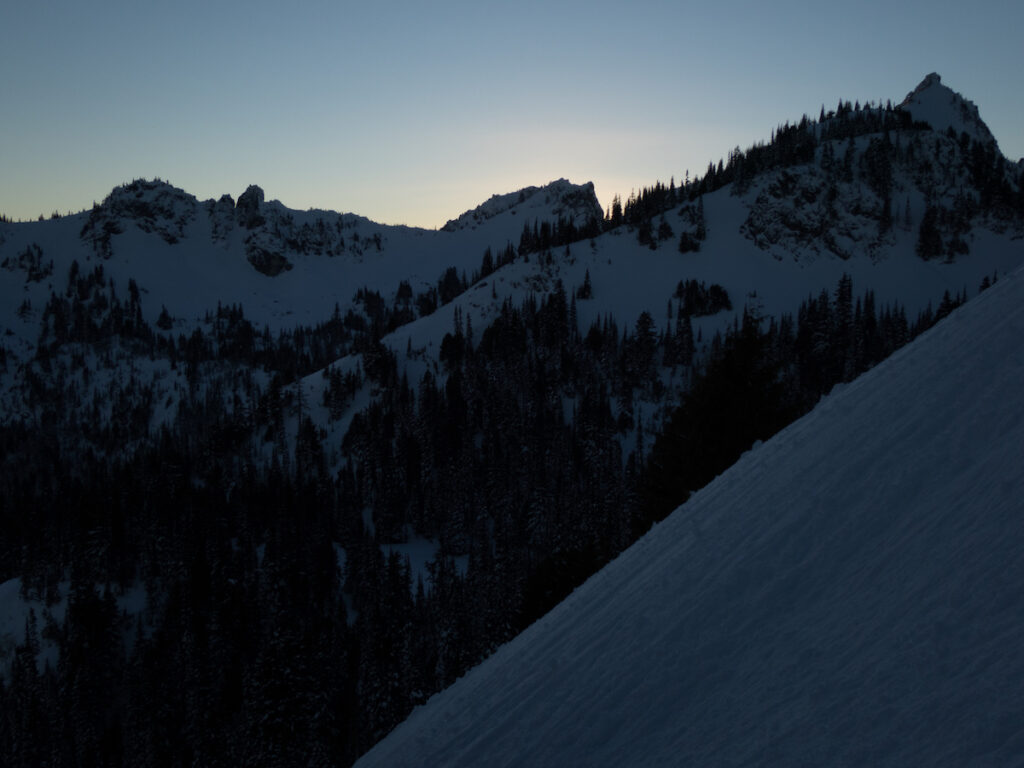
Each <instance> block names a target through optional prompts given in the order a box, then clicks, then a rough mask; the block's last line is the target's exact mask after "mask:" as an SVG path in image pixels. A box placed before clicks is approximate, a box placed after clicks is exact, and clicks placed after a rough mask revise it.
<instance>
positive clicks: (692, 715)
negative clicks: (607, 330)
mask: <svg viewBox="0 0 1024 768" xmlns="http://www.w3.org/2000/svg"><path fill="white" fill-rule="evenodd" d="M1022 339H1024V276H1021V275H1015V276H1011V277H1009V278H1007V279H1002V280H1000V282H999V284H998V285H997V286H996V287H995V288H993V289H992V290H990V291H987V292H985V293H983V294H982V295H980V296H979V297H978V298H977V299H975V300H974V301H971V302H969V303H968V304H967V305H966V306H965V307H964V308H962V309H960V310H958V311H957V312H955V313H953V314H952V315H951V316H950V317H949V318H947V319H946V320H945V321H943V322H942V323H940V324H939V325H938V326H937V327H936V328H935V329H933V330H932V331H931V332H929V333H927V334H925V335H924V336H923V337H921V338H920V339H919V340H918V341H917V342H915V343H914V344H912V345H910V346H908V347H906V348H904V349H903V350H902V351H901V352H899V353H897V354H896V355H895V356H893V357H892V358H890V359H889V360H888V361H886V362H885V363H883V364H882V365H880V366H878V367H877V368H875V369H874V370H872V371H871V372H869V373H868V374H866V375H865V376H863V377H861V378H860V379H858V380H857V381H856V382H854V383H853V384H851V385H849V386H847V387H845V388H843V389H842V390H841V391H839V392H836V393H835V394H833V395H832V396H830V397H829V398H827V399H825V400H823V401H822V402H821V404H820V405H819V407H817V408H816V409H815V410H814V411H813V412H812V413H810V414H808V416H807V417H805V418H804V419H802V420H800V421H799V422H797V423H795V424H794V425H792V426H791V427H790V428H788V429H786V430H784V431H783V432H782V433H780V434H779V435H777V436H776V437H775V438H774V439H772V440H770V441H768V442H767V443H765V444H764V445H762V446H760V447H759V448H757V449H755V450H752V451H750V452H749V453H747V454H746V455H745V456H744V457H743V458H742V459H741V460H740V462H739V463H738V464H737V465H735V466H734V467H733V468H732V469H730V470H729V471H728V472H726V473H725V474H723V475H722V476H720V477H719V478H718V479H717V480H716V481H714V482H713V483H712V484H710V485H709V486H708V487H707V488H705V489H704V490H703V491H701V492H700V493H699V494H697V495H696V496H694V497H693V499H692V500H691V501H690V502H689V503H688V504H686V505H685V506H684V507H682V508H680V509H679V510H677V511H676V512H675V513H674V514H673V515H671V516H670V517H669V518H668V519H667V520H666V521H665V522H664V523H662V524H661V525H660V526H657V527H656V528H655V529H654V530H652V531H651V532H650V533H649V534H648V535H647V536H646V537H645V538H643V539H642V540H641V541H639V542H638V543H637V544H636V545H635V546H633V547H632V548H630V549H629V550H628V551H626V552H625V553H624V554H623V555H622V556H621V557H619V558H618V559H617V560H616V561H615V562H613V563H611V564H610V565H609V566H608V567H607V568H605V569H604V570H603V571H601V572H600V573H598V574H597V575H596V576H595V577H594V578H592V579H590V580H589V581H588V582H587V583H586V584H585V585H584V586H583V587H581V588H580V589H579V590H577V591H576V592H575V593H574V594H573V595H572V596H571V597H570V598H569V599H568V600H566V601H565V602H564V603H563V604H561V605H559V606H558V607H557V608H556V609H555V610H554V611H552V613H551V614H549V615H548V616H547V617H545V618H544V619H542V620H541V621H539V622H537V623H536V624H535V625H533V626H532V627H531V628H530V629H529V630H527V631H526V632H525V633H523V634H522V635H521V636H520V637H518V638H517V639H515V640H514V641H512V642H511V643H509V644H508V645H506V646H505V647H503V648H502V649H501V650H500V651H499V652H498V653H496V654H495V655H494V656H493V657H492V658H490V659H489V660H488V661H487V662H485V663H484V664H482V665H481V666H479V667H477V668H476V669H474V670H473V671H472V672H470V673H469V674H468V675H467V676H466V677H465V678H463V679H462V680H460V681H459V682H458V683H457V684H456V685H454V686H453V687H452V688H450V689H448V690H447V691H445V692H443V693H442V694H439V695H438V696H436V697H435V698H433V699H432V700H431V701H430V702H429V703H428V704H427V705H426V706H425V707H422V708H420V709H418V710H416V711H415V712H413V714H412V715H411V717H410V718H409V719H408V720H407V721H406V722H405V723H403V724H402V725H401V726H399V728H397V729H396V730H395V731H394V732H393V733H392V734H391V735H390V736H389V737H388V738H387V739H385V740H384V741H383V742H381V743H380V744H379V745H378V746H377V747H376V748H375V749H374V750H373V751H371V752H370V753H368V754H367V755H366V756H364V758H363V759H362V760H361V761H360V762H359V765H360V766H374V765H387V766H402V765H408V766H413V765H446V766H476V765H488V766H491V767H492V768H496V767H497V766H507V765H531V766H542V765H547V766H564V765H588V766H620V765H645V766H651V765H739V764H753V763H764V762H767V763H771V764H782V765H822V764H831V765H837V764H849V765H901V766H902V765H968V764H970V765H1009V764H1015V763H1018V762H1020V761H1022V760H1024V720H1022V719H1021V718H1020V713H1021V712H1024V590H1022V589H1021V584H1024V554H1022V553H1024V525H1022V522H1024V520H1022V512H1024V473H1022V472H1021V469H1022V467H1024V391H1022V388H1021V384H1022V382H1024V344H1022V343H1021V340H1022Z"/></svg>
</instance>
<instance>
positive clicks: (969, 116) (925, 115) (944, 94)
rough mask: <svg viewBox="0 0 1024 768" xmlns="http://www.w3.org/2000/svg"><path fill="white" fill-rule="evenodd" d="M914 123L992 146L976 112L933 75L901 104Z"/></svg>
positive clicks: (961, 97) (970, 102)
mask: <svg viewBox="0 0 1024 768" xmlns="http://www.w3.org/2000/svg"><path fill="white" fill-rule="evenodd" d="M900 109H903V110H906V111H907V112H909V113H910V114H911V115H912V116H913V118H914V119H915V120H921V121H923V122H926V123H928V124H929V125H931V126H932V128H934V129H935V130H937V131H945V130H946V129H948V128H952V129H953V130H954V131H956V134H957V136H959V135H960V134H961V133H966V134H967V135H968V136H970V137H971V138H972V139H977V140H978V141H981V142H985V143H990V142H991V143H993V144H994V143H995V137H994V136H993V135H992V132H991V131H990V130H989V129H988V126H987V125H985V123H984V122H982V120H981V115H980V114H979V113H978V108H977V107H976V106H975V104H974V102H973V101H968V100H967V99H965V98H964V97H963V96H961V95H960V94H959V93H957V92H956V91H954V90H953V89H952V88H949V87H948V86H945V85H943V84H942V78H941V77H939V75H938V74H937V73H935V72H932V73H931V74H930V75H928V76H927V77H926V78H925V79H924V80H922V81H921V83H920V84H919V85H918V86H917V88H915V89H914V90H913V91H911V92H910V93H908V94H907V97H906V98H905V99H904V100H903V101H902V103H900Z"/></svg>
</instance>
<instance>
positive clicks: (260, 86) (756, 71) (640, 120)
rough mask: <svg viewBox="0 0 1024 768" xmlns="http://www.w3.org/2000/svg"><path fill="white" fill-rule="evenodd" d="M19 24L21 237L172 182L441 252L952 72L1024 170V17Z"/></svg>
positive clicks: (254, 7) (65, 9)
mask: <svg viewBox="0 0 1024 768" xmlns="http://www.w3.org/2000/svg"><path fill="white" fill-rule="evenodd" d="M5 16H6V18H5V23H4V25H3V28H2V29H0V71H3V72H4V73H5V77H4V78H3V80H2V82H0V105H2V109H3V119H2V120H0V213H4V214H5V215H7V216H8V217H10V218H13V219H16V220H18V219H34V218H36V217H37V216H39V215H40V214H43V215H45V216H49V215H50V213H51V212H52V211H54V210H56V211H58V212H59V213H61V214H63V213H66V212H68V211H70V212H77V211H80V210H83V209H87V208H89V207H90V206H91V205H92V203H93V202H94V201H99V200H101V199H102V198H103V197H105V196H106V194H107V193H109V191H110V190H111V189H112V188H113V187H114V186H116V185H118V184H121V183H124V182H127V181H130V180H132V179H134V178H152V177H156V176H158V177H160V178H163V179H165V180H167V181H169V182H170V183H172V184H174V185H176V186H178V187H181V188H183V189H185V190H186V191H187V192H189V193H191V194H193V195H196V196H197V197H198V198H200V199H207V198H217V197H220V195H222V194H225V193H227V194H230V195H232V196H233V197H236V198H237V196H238V195H239V194H240V193H241V192H242V191H244V189H245V188H246V187H247V186H248V185H249V184H259V185H260V186H261V187H262V188H263V189H264V191H265V193H266V195H267V198H268V199H278V200H281V202H283V203H284V204H285V205H287V206H289V207H291V208H299V209H304V208H322V209H328V210H338V211H351V212H354V213H358V214H360V215H363V216H367V217H369V218H371V219H374V220H376V221H380V222H382V223H394V224H408V225H412V226H423V227H428V228H432V227H437V226H441V225H443V224H444V223H445V221H447V220H448V219H451V218H454V217H456V216H458V215H459V214H461V213H462V212H463V211H465V210H467V209H470V208H473V207H475V206H476V205H478V204H480V203H481V202H483V201H484V200H486V199H487V198H488V197H490V196H491V195H493V194H501V193H505V192H511V191H514V190H516V189H519V188H521V187H524V186H536V185H542V184H546V183H547V182H549V181H552V180H554V179H557V178H562V177H564V178H568V179H569V180H570V181H573V182H576V183H584V182H587V181H593V182H594V184H595V187H596V190H597V192H598V196H599V199H600V201H601V203H602V205H603V206H605V207H607V206H608V205H609V204H610V203H611V199H612V197H613V196H614V195H616V194H618V195H620V196H622V197H623V198H625V197H627V196H628V195H629V192H630V190H631V189H639V188H640V187H642V186H645V185H650V184H653V183H654V182H655V181H659V180H660V181H663V182H665V183H667V182H668V181H669V179H670V177H673V176H674V177H675V179H676V181H677V182H679V181H680V180H681V179H682V176H683V175H684V173H686V172H687V171H689V173H690V174H691V175H696V174H701V173H703V172H704V169H706V167H707V164H708V163H709V162H717V161H718V159H719V158H724V157H726V156H727V155H728V153H729V151H730V150H731V149H732V148H734V147H736V146H739V147H741V148H746V147H747V146H749V145H751V144H752V143H754V142H756V141H762V140H766V139H767V138H768V137H769V136H770V133H771V131H772V129H773V128H774V127H776V126H777V125H779V124H781V123H782V122H784V121H787V120H789V121H794V120H798V119H799V118H800V116H801V115H802V114H804V113H807V114H809V115H811V116H812V117H813V116H816V115H817V112H818V109H819V108H820V106H821V105H825V107H826V109H828V108H831V107H833V106H834V105H835V103H836V102H837V101H838V99H839V98H843V99H849V100H851V101H853V100H859V101H861V102H862V103H863V102H865V101H869V100H870V101H876V102H877V101H882V102H884V101H885V100H886V99H891V100H892V101H893V102H894V103H896V102H898V101H900V100H901V99H902V98H903V96H904V95H905V94H906V93H907V92H908V91H909V90H911V89H912V88H913V87H914V86H916V85H917V83H918V82H919V81H920V80H921V79H922V78H923V77H924V76H925V75H926V74H928V73H929V72H932V71H937V72H939V73H940V74H941V75H942V77H943V82H944V83H946V84H947V85H949V86H950V87H951V88H953V89H954V90H957V91H959V92H961V93H962V94H964V95H965V96H966V97H967V98H969V99H971V100H973V101H974V102H975V103H976V104H977V105H978V107H979V109H980V111H981V116H982V118H983V119H984V120H985V121H986V122H987V123H988V125H989V127H990V128H991V129H992V132H993V133H994V134H995V136H996V139H997V140H998V141H999V144H1000V148H1001V149H1002V150H1003V152H1004V154H1006V155H1007V157H1009V158H1010V159H1016V158H1018V157H1021V156H1024V130H1022V126H1024V104H1022V100H1021V98H1020V94H1021V93H1024V74H1022V73H1024V49H1022V47H1021V46H1020V44H1019V40H1018V32H1017V31H1018V30H1019V29H1021V28H1024V8H1022V7H1021V4H1019V3H1015V2H1014V3H1011V2H1001V1H999V2H997V1H995V0H981V2H976V3H974V4H972V5H971V6H970V8H966V7H964V6H963V5H962V4H954V3H952V2H947V1H946V0H941V1H940V2H929V3H925V2H922V1H921V0H915V1H914V2H911V3H907V4H900V5H899V7H893V6H892V4H889V3H886V4H883V3H881V2H877V0H870V1H869V2H865V3H861V4H859V5H856V6H853V5H851V6H848V7H842V8H829V7H822V6H815V7H814V8H813V10H812V9H810V8H809V7H808V6H806V5H805V4H803V3H799V2H796V0H781V1H780V2H779V3H775V4H772V5H771V6H765V5H763V4H758V3H750V2H738V1H732V2H729V1H726V2H722V3H718V4H715V7H714V8H711V7H696V6H690V4H686V3H678V2H674V1H672V2H670V1H669V0H643V1H642V2H638V3H635V4H631V5H629V6H623V5H621V4H614V3H611V2H606V1H605V0H598V1H596V2H587V3H584V2H580V1H579V0H571V1H570V2H562V3H558V4H554V5H552V4H549V3H540V2H537V0H526V1H525V2H521V3H519V4H517V5H516V6H515V7H510V6H500V7H490V6H488V5H487V4H480V3H479V2H475V3H470V2H442V3H438V4H434V5H431V6H429V7H427V6H424V5H422V4H417V3H412V2H409V1H408V0H380V1H379V2H376V3H374V4H372V5H371V4H366V6H365V7H347V6H346V4H334V3H327V2H310V3H303V4H301V5H299V6H297V7H296V8H294V9H292V8H285V7H284V6H281V5H280V4H276V3H269V2H266V0H254V1H253V2H249V3H245V4H241V3H230V2H220V3H198V2H195V0H184V1H183V2H182V3H179V4H176V5H161V6H152V7H151V6H148V5H142V4H138V3H128V2H125V1H124V0H117V2H113V3H108V4H105V5H104V6H103V8H102V9H96V8H93V7H91V6H83V5H81V4H77V3H72V2H69V1H68V0H57V1H56V2H50V3H31V4H30V3H25V4H19V5H17V6H15V7H13V8H11V9H9V10H8V11H7V12H5ZM996 19H998V20H999V23H998V24H995V23H994V20H996Z"/></svg>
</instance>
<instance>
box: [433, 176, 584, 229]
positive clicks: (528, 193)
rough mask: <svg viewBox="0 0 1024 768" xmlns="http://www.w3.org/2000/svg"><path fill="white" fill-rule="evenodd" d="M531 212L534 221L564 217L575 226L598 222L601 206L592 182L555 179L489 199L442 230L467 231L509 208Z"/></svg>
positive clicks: (453, 220)
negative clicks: (592, 218) (536, 219)
mask: <svg viewBox="0 0 1024 768" xmlns="http://www.w3.org/2000/svg"><path fill="white" fill-rule="evenodd" d="M520 207H522V208H524V209H529V210H531V214H530V215H532V216H533V217H535V218H541V219H545V218H551V219H556V218H559V217H561V216H565V217H567V218H569V219H570V220H572V221H573V223H574V224H576V225H577V226H582V225H583V224H585V223H586V221H587V219H588V218H589V217H596V218H597V219H600V218H601V216H602V210H601V205H600V203H598V201H597V195H596V194H595V192H594V184H593V182H587V183H586V184H573V183H572V182H571V181H569V180H568V179H557V180H556V181H552V182H549V183H547V184H545V185H544V186H543V187H524V188H523V189H520V190H518V191H516V192H510V193H508V194H504V195H493V196H492V197H491V198H490V199H488V200H487V202H485V203H483V204H481V205H478V206H477V207H476V208H474V209H473V210H471V211H466V212H465V213H464V214H462V215H461V216H459V217H458V218H457V219H452V220H451V221H449V222H448V223H447V224H445V225H444V227H442V229H443V230H444V231H446V232H456V231H458V230H460V229H470V228H473V227H476V226H477V225H479V224H481V223H483V222H484V221H486V220H488V219H491V218H494V217H495V216H497V215H498V214H501V213H505V212H506V211H510V210H512V209H513V208H520Z"/></svg>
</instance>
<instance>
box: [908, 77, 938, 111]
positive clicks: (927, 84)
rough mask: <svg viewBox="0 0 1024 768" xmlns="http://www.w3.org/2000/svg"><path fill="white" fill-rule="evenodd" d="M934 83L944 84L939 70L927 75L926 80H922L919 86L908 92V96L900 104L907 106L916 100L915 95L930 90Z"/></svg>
mask: <svg viewBox="0 0 1024 768" xmlns="http://www.w3.org/2000/svg"><path fill="white" fill-rule="evenodd" d="M933 85H942V77H941V76H940V75H939V73H938V72H932V73H931V74H929V75H927V76H925V78H924V80H922V81H921V82H920V83H919V84H918V86H917V88H915V89H914V90H912V91H911V92H910V93H908V94H907V98H905V99H904V100H903V102H902V103H901V104H900V106H901V107H903V106H906V105H907V104H910V103H911V102H912V101H913V100H914V97H915V96H917V95H918V94H919V93H921V92H922V91H926V90H928V89H929V88H931V87H932V86H933Z"/></svg>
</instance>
